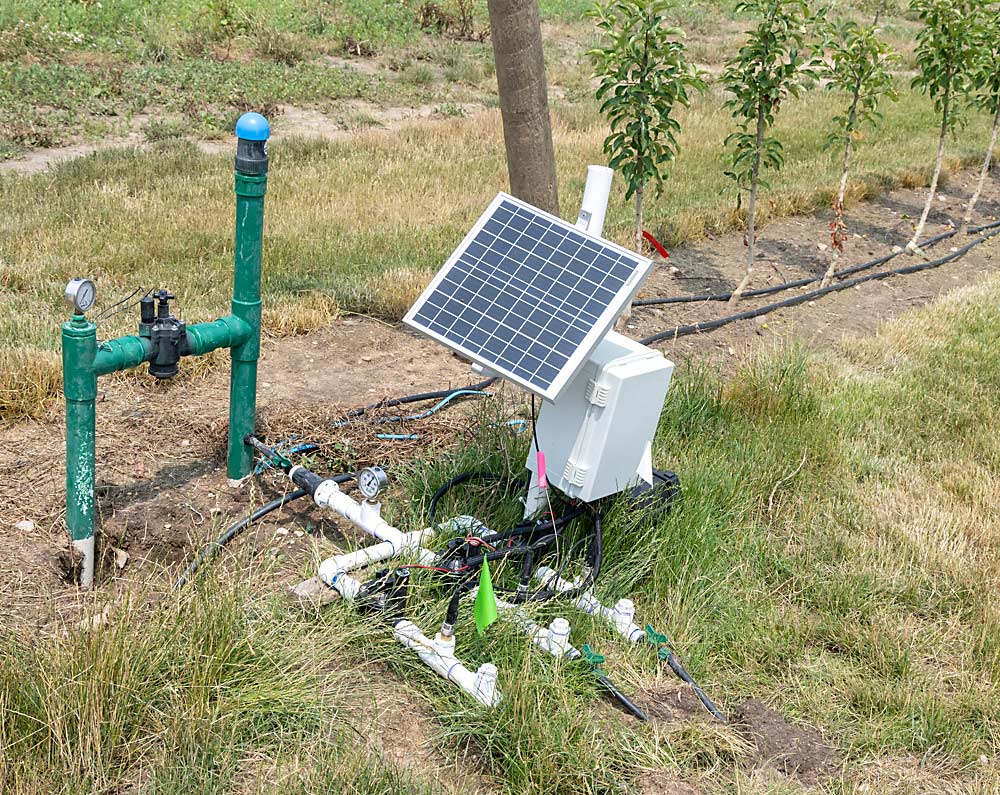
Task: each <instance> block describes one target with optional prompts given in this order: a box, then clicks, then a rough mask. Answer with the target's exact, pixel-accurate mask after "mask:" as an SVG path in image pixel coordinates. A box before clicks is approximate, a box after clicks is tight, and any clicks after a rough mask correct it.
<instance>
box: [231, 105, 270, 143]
mask: <svg viewBox="0 0 1000 795" xmlns="http://www.w3.org/2000/svg"><path fill="white" fill-rule="evenodd" d="M236 137H237V138H242V139H243V140H244V141H266V140H267V139H268V138H270V137H271V125H270V124H268V123H267V119H265V118H264V117H263V116H261V115H260V114H259V113H254V112H252V111H251V112H250V113H244V114H243V115H242V116H240V120H239V121H238V122H236Z"/></svg>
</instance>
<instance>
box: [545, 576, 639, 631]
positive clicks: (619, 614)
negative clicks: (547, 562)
mask: <svg viewBox="0 0 1000 795" xmlns="http://www.w3.org/2000/svg"><path fill="white" fill-rule="evenodd" d="M535 577H536V578H538V580H540V581H542V582H544V583H545V584H546V586H547V587H549V588H555V589H556V590H557V591H568V590H570V589H572V588H577V587H579V586H578V585H577V583H576V582H567V581H566V580H564V579H562V578H560V577H557V576H556V573H555V572H554V571H553V570H552V569H550V568H549V567H548V566H539V567H538V570H537V571H536V572H535ZM573 606H574V607H575V608H576V609H577V610H582V611H583V612H584V613H589V614H590V615H592V616H599V617H600V618H603V619H604V620H605V621H607V622H608V623H609V624H610V625H611V627H612V629H614V630H615V632H617V633H618V634H619V635H621V636H622V637H623V638H625V639H626V640H628V641H630V642H631V643H637V642H638V641H640V640H642V639H643V638H644V637H646V632H645V630H643V629H642V627H640V626H638V625H637V624H636V623H635V621H634V619H635V605H634V604H633V603H632V600H631V599H619V600H618V601H617V602H616V603H615V606H614V607H605V606H604V605H602V604H601V603H600V602H599V601H598V600H597V597H596V596H594V594H593V593H592V592H591V591H585V592H584V593H582V594H580V595H578V596H576V597H574V599H573Z"/></svg>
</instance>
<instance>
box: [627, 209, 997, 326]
mask: <svg viewBox="0 0 1000 795" xmlns="http://www.w3.org/2000/svg"><path fill="white" fill-rule="evenodd" d="M984 230H990V231H989V233H988V234H985V235H982V236H981V237H978V238H976V239H975V240H973V241H972V242H971V243H967V244H966V245H964V246H962V247H961V248H959V249H956V250H955V251H952V252H950V253H949V254H947V255H945V256H944V257H941V258H939V259H936V260H931V261H929V262H920V263H918V264H916V265H907V266H906V267H903V268H895V269H893V270H888V271H879V272H878V273H869V274H867V275H865V276H858V277H857V278H854V279H848V280H847V281H843V282H837V283H836V284H831V285H829V286H828V287H822V288H820V289H819V290H811V291H810V292H807V293H801V294H800V295H797V296H795V297H794V298H786V299H785V300H784V301H778V302H777V303H773V304H765V305H764V306H759V307H757V308H755V309H747V310H746V311H744V312H738V313H737V314H735V315H728V316H726V317H720V318H718V319H716V320H707V321H704V322H702V323H691V324H689V325H686V326H677V327H676V328H673V329H669V330H667V331H661V332H659V333H658V334H652V335H650V336H648V337H644V338H643V339H641V340H639V343H640V344H642V345H649V344H650V343H652V342H660V341H661V340H669V339H677V338H678V337H686V336H688V335H690V334H700V333H702V332H705V331H714V330H715V329H717V328H721V327H722V326H727V325H729V324H730V323H735V322H736V321H738V320H750V319H752V318H755V317H760V316H761V315H767V314H769V313H771V312H774V311H776V310H778V309H785V308H787V307H791V306H797V305H799V304H804V303H805V302H807V301H812V300H814V299H816V298H822V297H823V296H824V295H829V294H830V293H836V292H839V291H841V290H847V289H848V288H851V287H854V286H856V285H859V284H864V283H865V282H870V281H875V280H878V279H888V278H889V277H890V276H906V275H909V274H911V273H919V272H920V271H925V270H930V269H932V268H939V267H941V266H942V265H945V264H947V263H949V262H952V261H954V260H956V259H959V258H960V257H964V256H965V255H966V254H968V253H969V252H970V251H971V250H972V249H974V248H975V247H976V246H978V245H980V244H982V243H985V242H986V241H987V240H989V239H990V238H991V237H994V236H996V235H998V234H1000V221H998V222H996V223H993V224H988V225H987V226H983V227H977V228H976V229H975V230H970V231H975V232H981V231H984Z"/></svg>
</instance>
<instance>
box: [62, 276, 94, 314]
mask: <svg viewBox="0 0 1000 795" xmlns="http://www.w3.org/2000/svg"><path fill="white" fill-rule="evenodd" d="M65 296H66V303H67V304H69V305H70V306H71V307H73V311H74V312H76V313H77V314H78V315H82V314H84V313H86V312H89V311H90V310H91V309H93V308H94V304H95V303H96V302H97V287H95V286H94V282H93V281H91V280H90V279H72V280H71V281H70V283H69V284H67V285H66V292H65Z"/></svg>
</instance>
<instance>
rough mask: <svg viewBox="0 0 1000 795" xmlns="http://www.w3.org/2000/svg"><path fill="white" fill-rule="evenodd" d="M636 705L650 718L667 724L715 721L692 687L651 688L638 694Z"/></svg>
mask: <svg viewBox="0 0 1000 795" xmlns="http://www.w3.org/2000/svg"><path fill="white" fill-rule="evenodd" d="M636 703H637V704H638V705H639V706H640V707H642V708H643V709H644V710H645V712H646V714H647V715H649V717H650V718H652V719H653V720H659V721H663V722H665V723H682V722H684V723H686V722H688V721H692V720H713V718H712V716H711V715H709V714H708V712H707V711H706V710H705V706H704V705H703V704H702V703H701V701H700V700H699V699H698V696H696V695H695V693H694V690H692V689H691V686H690V685H685V684H679V685H671V686H665V687H654V688H649V689H648V690H643V691H641V692H639V693H637V694H636Z"/></svg>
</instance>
